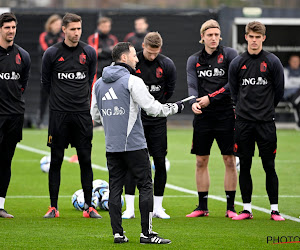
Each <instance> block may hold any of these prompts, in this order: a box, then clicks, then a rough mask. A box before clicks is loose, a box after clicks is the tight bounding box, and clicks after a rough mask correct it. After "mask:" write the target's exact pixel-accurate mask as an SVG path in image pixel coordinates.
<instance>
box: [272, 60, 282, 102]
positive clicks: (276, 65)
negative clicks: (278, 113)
mask: <svg viewBox="0 0 300 250" xmlns="http://www.w3.org/2000/svg"><path fill="white" fill-rule="evenodd" d="M269 56H270V57H272V58H270V61H271V62H272V68H271V71H272V76H273V83H274V90H275V96H274V107H276V106H277V105H278V103H279V102H280V100H281V99H282V97H283V94H284V73H283V72H284V70H283V66H282V64H281V62H280V60H279V59H278V57H277V56H275V55H274V54H270V55H269Z"/></svg>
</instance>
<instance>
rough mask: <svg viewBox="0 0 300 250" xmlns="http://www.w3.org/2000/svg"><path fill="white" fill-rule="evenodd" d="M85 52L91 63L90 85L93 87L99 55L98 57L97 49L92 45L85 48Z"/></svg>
mask: <svg viewBox="0 0 300 250" xmlns="http://www.w3.org/2000/svg"><path fill="white" fill-rule="evenodd" d="M84 51H85V52H86V54H87V56H88V58H89V60H90V63H89V85H90V86H92V84H93V80H94V76H95V74H96V67H97V55H96V51H95V49H94V48H93V47H92V46H90V45H87V46H86V47H84Z"/></svg>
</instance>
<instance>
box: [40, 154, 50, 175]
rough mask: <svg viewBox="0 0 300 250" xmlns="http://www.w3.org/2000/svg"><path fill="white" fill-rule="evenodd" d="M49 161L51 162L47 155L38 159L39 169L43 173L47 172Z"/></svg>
mask: <svg viewBox="0 0 300 250" xmlns="http://www.w3.org/2000/svg"><path fill="white" fill-rule="evenodd" d="M50 162H51V157H50V156H49V155H46V156H44V157H43V158H42V159H41V160H40V166H41V170H42V171H43V172H44V173H49V170H50Z"/></svg>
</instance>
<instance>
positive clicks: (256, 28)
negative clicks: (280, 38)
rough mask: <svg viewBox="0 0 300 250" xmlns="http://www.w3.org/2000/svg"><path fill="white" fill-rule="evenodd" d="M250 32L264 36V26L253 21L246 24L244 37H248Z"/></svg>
mask: <svg viewBox="0 0 300 250" xmlns="http://www.w3.org/2000/svg"><path fill="white" fill-rule="evenodd" d="M250 31H253V32H255V33H259V34H262V35H263V36H264V35H265V34H266V26H265V25H264V24H262V23H261V22H258V21H253V22H250V23H248V24H247V25H246V27H245V32H246V35H248V34H249V32H250Z"/></svg>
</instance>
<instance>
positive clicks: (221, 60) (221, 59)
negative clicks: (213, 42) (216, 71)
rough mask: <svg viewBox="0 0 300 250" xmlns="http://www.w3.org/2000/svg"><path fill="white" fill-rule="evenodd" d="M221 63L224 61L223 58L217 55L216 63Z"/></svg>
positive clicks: (221, 55)
mask: <svg viewBox="0 0 300 250" xmlns="http://www.w3.org/2000/svg"><path fill="white" fill-rule="evenodd" d="M223 61H224V56H223V54H220V55H218V63H219V64H220V63H223Z"/></svg>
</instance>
